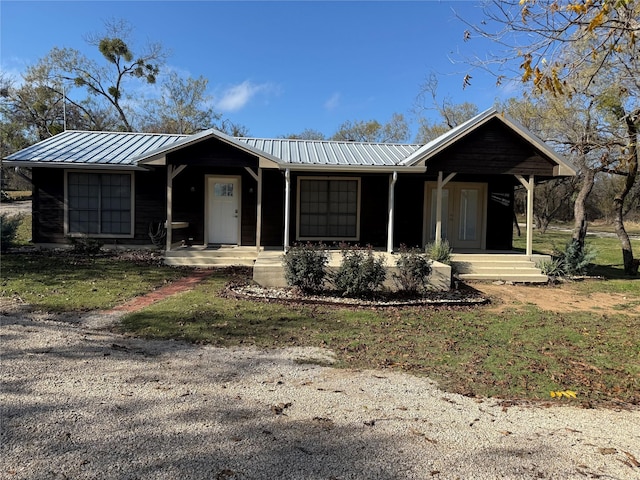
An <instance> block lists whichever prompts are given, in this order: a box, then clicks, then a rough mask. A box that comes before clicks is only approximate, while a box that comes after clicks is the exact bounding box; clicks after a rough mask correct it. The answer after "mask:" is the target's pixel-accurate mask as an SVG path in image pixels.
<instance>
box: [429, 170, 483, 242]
mask: <svg viewBox="0 0 640 480" xmlns="http://www.w3.org/2000/svg"><path fill="white" fill-rule="evenodd" d="M485 194H486V185H485V184H483V183H456V182H449V183H447V184H446V185H445V186H444V187H443V188H442V217H441V218H442V238H443V239H446V240H448V241H449V244H450V245H451V246H452V247H453V248H457V249H480V248H482V247H483V240H484V221H485V205H486V201H485ZM437 196H438V185H437V183H435V182H427V202H428V205H427V207H428V208H427V209H426V212H427V215H428V216H429V218H428V221H427V223H426V224H427V225H428V226H429V232H428V241H429V242H433V241H434V240H435V232H436V220H437V210H436V208H437V207H436V205H437V198H438V197H437Z"/></svg>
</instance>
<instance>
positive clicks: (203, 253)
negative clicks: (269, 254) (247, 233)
mask: <svg viewBox="0 0 640 480" xmlns="http://www.w3.org/2000/svg"><path fill="white" fill-rule="evenodd" d="M257 257H258V252H257V251H256V248H255V247H214V248H207V247H204V246H192V247H178V248H176V249H175V250H170V251H168V252H165V255H164V263H165V264H166V265H172V266H188V267H231V266H246V267H252V266H253V264H254V263H255V261H256V258H257Z"/></svg>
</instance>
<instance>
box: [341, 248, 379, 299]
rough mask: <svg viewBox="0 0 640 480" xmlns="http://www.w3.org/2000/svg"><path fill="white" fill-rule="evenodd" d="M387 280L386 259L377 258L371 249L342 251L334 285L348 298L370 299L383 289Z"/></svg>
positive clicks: (344, 249)
mask: <svg viewBox="0 0 640 480" xmlns="http://www.w3.org/2000/svg"><path fill="white" fill-rule="evenodd" d="M386 278H387V272H386V270H385V268H384V258H382V257H378V258H376V256H375V255H374V254H373V250H372V249H371V248H370V247H368V248H366V249H362V248H358V247H357V246H356V247H355V248H352V249H347V248H343V249H342V262H341V263H340V267H339V268H338V271H337V272H336V273H335V275H334V277H333V283H334V285H335V287H336V289H337V290H338V291H339V292H341V293H342V295H344V296H346V297H370V296H372V295H373V292H374V291H376V290H378V289H380V287H382V284H383V283H384V281H385V279H386Z"/></svg>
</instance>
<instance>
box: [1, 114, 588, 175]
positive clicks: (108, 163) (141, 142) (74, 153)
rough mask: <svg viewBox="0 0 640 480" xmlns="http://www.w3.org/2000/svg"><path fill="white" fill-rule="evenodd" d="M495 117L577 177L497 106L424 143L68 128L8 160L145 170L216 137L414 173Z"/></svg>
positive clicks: (249, 148)
mask: <svg viewBox="0 0 640 480" xmlns="http://www.w3.org/2000/svg"><path fill="white" fill-rule="evenodd" d="M493 118H498V119H499V120H500V121H502V122H503V123H505V124H506V125H507V126H509V127H510V128H511V129H513V130H514V131H515V132H516V133H517V134H519V135H521V136H522V137H523V138H524V139H525V140H527V141H528V142H530V143H531V144H532V145H533V146H534V147H535V148H537V149H538V151H539V152H541V153H542V154H543V155H545V156H546V157H547V158H549V159H550V160H551V161H553V162H555V163H556V164H557V165H558V173H557V174H559V175H575V172H576V169H575V167H574V166H573V165H571V163H570V162H568V161H567V160H566V159H565V158H563V157H562V156H561V155H559V154H558V153H556V152H554V151H553V150H552V149H551V148H550V147H549V146H547V145H546V144H545V143H544V142H543V141H542V140H540V139H539V138H538V137H536V136H535V135H534V134H532V133H531V132H529V131H528V130H526V129H525V128H524V127H523V126H521V125H520V124H518V123H517V122H516V121H514V120H513V119H511V118H510V117H508V116H507V115H505V114H504V113H500V112H498V111H497V110H496V109H489V110H486V111H484V112H482V113H480V114H479V115H477V116H475V117H474V118H472V119H470V120H468V121H467V122H465V123H463V124H461V125H459V126H457V127H456V128H454V129H452V130H450V131H449V132H447V133H445V134H443V135H441V136H440V137H438V138H436V139H435V140H432V141H431V142H429V143H427V144H426V145H417V144H392V143H365V142H338V141H329V140H292V139H264V138H245V137H230V136H228V135H226V134H224V133H222V132H219V131H217V130H214V129H211V130H206V131H203V132H200V133H197V134H195V135H177V134H153V133H127V132H85V131H75V130H70V131H66V132H63V133H60V134H58V135H56V136H54V137H51V138H49V139H47V140H43V141H41V142H39V143H36V144H35V145H32V146H30V147H27V148H25V149H23V150H20V151H19V152H16V153H13V154H11V155H9V156H8V157H7V158H6V160H7V163H8V164H14V165H20V164H21V163H22V162H25V163H31V162H37V163H39V164H48V165H50V166H63V167H71V166H75V167H81V166H84V165H100V166H102V167H105V168H106V167H114V168H142V167H143V165H144V164H146V163H151V162H153V161H154V160H158V159H160V161H161V162H164V158H165V156H166V155H167V154H168V153H170V152H173V151H176V150H179V149H181V148H184V147H186V146H188V145H193V144H195V143H198V142H202V141H206V140H207V139H210V138H217V139H219V140H221V141H224V142H226V143H228V144H230V145H234V146H235V147H237V148H239V149H241V150H244V151H246V152H250V153H252V154H254V155H256V156H258V157H260V158H261V159H265V160H269V161H271V162H272V165H275V166H279V168H283V167H286V168H297V169H305V168H308V169H320V168H327V169H333V168H338V169H340V170H342V171H348V170H350V169H354V170H355V169H362V168H365V169H367V168H368V169H371V170H375V171H386V170H390V169H393V170H396V167H399V168H400V169H401V170H403V171H410V170H417V169H424V168H425V167H424V165H427V166H428V164H429V159H430V158H431V157H433V156H434V155H436V154H437V153H438V152H440V151H442V150H443V149H444V148H446V147H447V146H449V145H451V144H452V143H454V142H456V141H457V140H458V139H459V138H461V137H463V136H465V135H466V134H468V133H469V132H471V131H473V130H475V129H476V128H478V127H480V126H481V125H483V124H485V123H486V122H487V121H489V120H491V119H493Z"/></svg>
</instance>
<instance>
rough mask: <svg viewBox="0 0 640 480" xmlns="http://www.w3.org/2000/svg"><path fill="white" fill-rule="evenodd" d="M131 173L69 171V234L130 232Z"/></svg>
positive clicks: (122, 233)
mask: <svg viewBox="0 0 640 480" xmlns="http://www.w3.org/2000/svg"><path fill="white" fill-rule="evenodd" d="M132 176H133V175H132V174H130V173H85V172H78V173H77V172H68V174H67V212H68V233H69V234H77V233H80V234H86V235H116V236H121V235H124V236H130V235H132V227H131V223H132V208H131V205H132V195H131V187H132Z"/></svg>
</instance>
